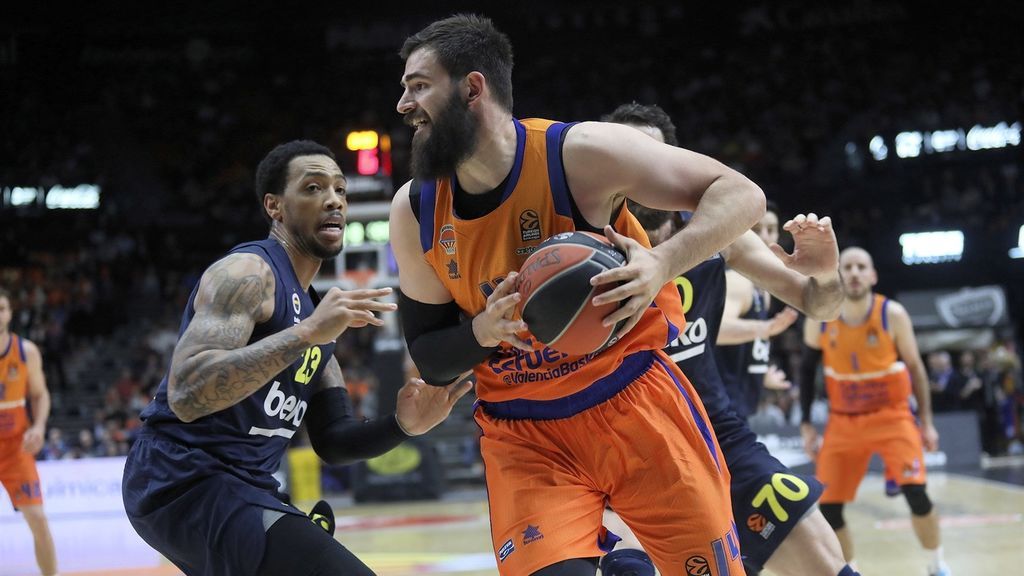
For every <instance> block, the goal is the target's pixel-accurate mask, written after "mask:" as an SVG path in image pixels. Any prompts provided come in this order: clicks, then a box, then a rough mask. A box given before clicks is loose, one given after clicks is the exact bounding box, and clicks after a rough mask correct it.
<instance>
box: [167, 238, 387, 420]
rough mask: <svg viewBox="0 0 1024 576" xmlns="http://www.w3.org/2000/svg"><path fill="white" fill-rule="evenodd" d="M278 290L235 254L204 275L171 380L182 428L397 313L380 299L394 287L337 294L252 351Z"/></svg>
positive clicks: (249, 260)
mask: <svg viewBox="0 0 1024 576" xmlns="http://www.w3.org/2000/svg"><path fill="white" fill-rule="evenodd" d="M274 286H275V283H274V274H273V271H271V269H270V266H269V265H268V264H267V263H266V261H264V260H263V259H262V258H260V257H259V256H256V255H253V254H231V255H229V256H227V257H225V258H223V259H222V260H219V261H218V262H216V263H215V264H213V265H212V266H210V268H209V269H207V271H206V272H205V273H204V274H203V277H202V279H200V281H199V290H198V292H197V293H196V298H195V301H194V302H193V307H194V308H195V315H194V316H193V317H192V322H190V323H189V326H188V329H186V330H185V333H184V334H182V335H181V338H180V339H179V340H178V344H177V346H175V348H174V357H173V358H172V359H171V370H170V375H169V376H168V378H167V402H168V403H169V404H170V406H171V410H173V411H174V414H175V415H176V416H177V417H178V418H180V419H181V420H182V421H183V422H191V421H193V420H195V419H197V418H201V417H203V416H206V415H208V414H212V413H214V412H217V411H220V410H223V409H225V408H229V407H231V406H234V405H235V404H237V403H238V402H240V401H242V400H243V399H245V398H247V397H248V396H249V395H250V394H252V393H253V392H255V391H256V390H259V389H260V388H261V387H263V385H265V384H266V383H267V382H269V381H270V379H271V378H273V377H274V376H275V375H276V374H277V373H279V372H281V370H284V369H285V367H287V366H288V365H289V364H291V363H292V362H293V361H295V359H296V358H298V357H299V354H300V353H302V351H303V350H305V349H307V348H309V347H310V346H315V345H317V344H326V343H328V342H330V341H332V340H335V339H337V337H338V336H339V335H340V334H341V333H342V332H344V331H345V330H346V329H348V328H361V327H363V326H380V325H381V324H382V323H383V322H382V321H381V320H380V319H379V318H377V317H376V316H375V315H374V314H373V313H374V311H377V312H387V311H392V310H394V309H395V308H396V306H395V305H394V304H390V303H384V302H378V301H377V300H375V298H380V297H382V296H385V295H387V294H390V293H391V289H390V288H380V289H374V290H351V291H342V290H340V289H338V288H331V289H330V290H328V291H327V293H326V294H325V295H324V297H323V299H322V300H321V301H320V304H318V305H317V307H316V309H315V310H314V311H313V314H311V315H310V316H309V317H308V318H306V319H305V320H303V321H302V322H300V323H298V324H296V325H295V326H292V327H291V328H288V329H286V330H282V331H281V332H278V333H276V334H272V335H270V336H267V337H266V338H263V339H261V340H259V341H258V342H253V343H252V344H249V345H248V346H246V345H245V344H246V342H248V341H249V337H250V336H252V329H253V326H255V325H256V323H257V322H262V321H264V320H266V319H268V318H270V316H271V314H273V312H274Z"/></svg>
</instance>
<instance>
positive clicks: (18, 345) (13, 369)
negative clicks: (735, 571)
mask: <svg viewBox="0 0 1024 576" xmlns="http://www.w3.org/2000/svg"><path fill="white" fill-rule="evenodd" d="M27 391H28V364H27V363H26V361H25V347H24V344H23V343H22V341H21V338H19V337H18V335H17V334H13V333H12V334H11V339H10V341H9V343H8V344H7V350H5V351H3V352H0V439H4V438H13V437H15V436H20V435H21V434H22V433H23V432H25V430H26V429H27V428H28V412H26V410H25V394H26V392H27Z"/></svg>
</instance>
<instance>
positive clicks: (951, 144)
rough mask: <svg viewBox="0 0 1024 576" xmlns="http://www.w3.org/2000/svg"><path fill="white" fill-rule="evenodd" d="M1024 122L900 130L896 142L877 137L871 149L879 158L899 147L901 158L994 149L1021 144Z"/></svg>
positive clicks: (887, 155) (897, 149)
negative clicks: (942, 128)
mask: <svg viewBox="0 0 1024 576" xmlns="http://www.w3.org/2000/svg"><path fill="white" fill-rule="evenodd" d="M1020 128H1021V124H1020V122H1014V123H1013V124H1007V123H1006V122H1000V123H999V124H996V125H995V126H982V125H981V124H976V125H974V126H972V127H971V128H969V129H964V128H956V129H953V130H935V131H932V132H900V133H899V134H897V135H896V138H894V139H893V141H892V142H886V140H885V138H883V137H882V136H875V137H874V138H872V139H871V141H870V142H868V149H869V150H870V151H871V156H872V157H873V158H874V159H875V160H879V161H881V160H885V159H886V158H888V157H889V152H890V151H892V149H893V148H895V152H896V156H897V157H899V158H917V157H918V156H921V155H922V154H940V153H944V152H953V151H954V150H970V151H978V150H993V149H997V148H1008V147H1010V146H1020Z"/></svg>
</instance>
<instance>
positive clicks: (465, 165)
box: [455, 113, 517, 194]
mask: <svg viewBox="0 0 1024 576" xmlns="http://www.w3.org/2000/svg"><path fill="white" fill-rule="evenodd" d="M479 130H480V136H479V141H478V142H477V144H476V148H475V149H474V150H473V153H472V154H471V155H470V156H469V158H466V159H465V160H463V161H462V162H461V163H459V165H458V167H457V168H456V169H455V173H456V175H457V176H458V178H459V187H460V188H462V190H464V191H465V192H466V193H468V194H483V193H485V192H490V191H491V190H494V189H495V188H496V187H497V186H498V185H499V184H501V182H502V180H504V179H505V177H506V176H508V173H509V172H510V171H511V170H512V165H513V164H515V161H516V146H517V142H516V126H515V123H514V122H513V121H512V117H511V116H510V115H508V114H507V113H502V114H494V115H492V116H484V117H483V118H481V120H480V128H479Z"/></svg>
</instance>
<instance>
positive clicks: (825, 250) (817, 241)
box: [769, 212, 839, 278]
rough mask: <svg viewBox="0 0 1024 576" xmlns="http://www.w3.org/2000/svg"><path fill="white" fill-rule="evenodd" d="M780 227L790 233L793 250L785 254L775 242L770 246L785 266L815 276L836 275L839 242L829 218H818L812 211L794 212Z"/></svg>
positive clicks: (805, 274)
mask: <svg viewBox="0 0 1024 576" xmlns="http://www.w3.org/2000/svg"><path fill="white" fill-rule="evenodd" d="M782 229H783V230H785V231H787V232H789V233H790V234H792V235H793V253H792V254H787V253H786V251H785V250H783V248H782V246H779V245H778V244H777V243H776V244H772V245H771V246H769V248H771V251H772V252H773V253H774V254H775V255H776V256H778V258H779V259H780V260H782V262H783V263H784V264H785V265H786V266H787V267H788V268H790V269H792V270H795V271H796V272H799V273H801V274H803V275H804V276H813V277H815V278H826V277H831V276H832V275H834V274H838V271H839V243H838V242H837V241H836V233H835V230H833V229H832V219H831V218H829V217H828V216H825V217H823V218H821V219H818V216H817V214H814V213H813V212H812V213H810V214H807V215H806V216H805V215H803V214H797V215H796V217H794V218H793V219H792V220H788V221H786V223H785V224H783V225H782Z"/></svg>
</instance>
